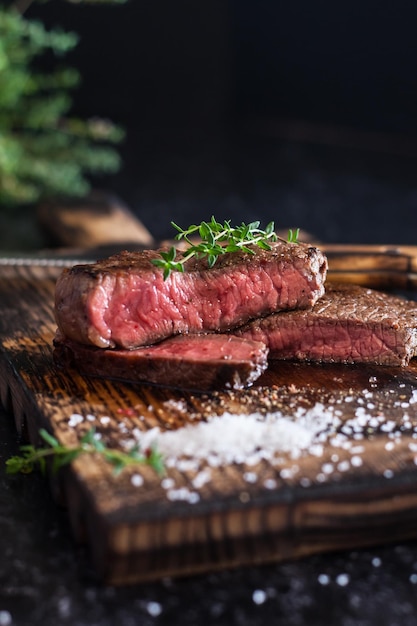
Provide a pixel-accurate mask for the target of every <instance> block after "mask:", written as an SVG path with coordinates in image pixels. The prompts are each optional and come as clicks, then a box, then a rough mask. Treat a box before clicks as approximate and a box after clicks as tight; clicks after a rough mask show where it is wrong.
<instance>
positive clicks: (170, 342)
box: [54, 333, 268, 391]
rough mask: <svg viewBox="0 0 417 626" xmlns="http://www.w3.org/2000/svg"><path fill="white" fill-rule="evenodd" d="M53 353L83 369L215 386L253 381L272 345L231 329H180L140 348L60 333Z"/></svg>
mask: <svg viewBox="0 0 417 626" xmlns="http://www.w3.org/2000/svg"><path fill="white" fill-rule="evenodd" d="M54 345H55V350H54V359H55V362H56V363H57V364H58V365H62V366H63V367H67V366H72V367H75V368H76V369H77V370H78V371H79V372H81V373H82V374H86V375H88V376H97V377H104V378H111V379H117V380H124V381H129V382H141V383H151V384H155V385H163V386H167V387H175V388H179V389H189V390H198V391H211V390H215V389H242V388H244V387H248V386H250V385H251V384H252V383H253V382H254V381H255V380H256V379H257V378H258V377H259V376H260V375H261V374H262V372H264V371H265V369H266V368H267V366H268V361H267V355H268V349H267V348H266V346H265V344H263V343H260V342H258V341H251V340H246V339H239V338H238V337H234V336H233V335H221V334H207V335H179V336H177V337H172V338H170V339H165V340H164V341H162V342H161V343H158V344H155V345H153V346H147V347H142V348H137V349H136V350H103V349H102V348H95V347H92V346H86V345H83V344H77V343H75V342H73V341H71V340H69V339H65V338H62V337H60V336H59V333H58V335H57V338H56V339H55V340H54Z"/></svg>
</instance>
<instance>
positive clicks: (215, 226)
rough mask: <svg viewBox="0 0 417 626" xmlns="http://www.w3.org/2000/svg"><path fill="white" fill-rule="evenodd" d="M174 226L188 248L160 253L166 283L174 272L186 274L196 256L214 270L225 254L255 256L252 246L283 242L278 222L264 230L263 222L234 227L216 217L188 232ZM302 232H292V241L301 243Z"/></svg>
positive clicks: (179, 238)
mask: <svg viewBox="0 0 417 626" xmlns="http://www.w3.org/2000/svg"><path fill="white" fill-rule="evenodd" d="M171 224H172V226H173V227H174V228H175V229H176V230H177V231H178V233H177V234H176V236H175V239H176V240H177V241H181V240H183V241H184V242H185V243H186V244H187V245H188V248H186V249H185V250H184V251H183V253H182V255H181V256H180V257H178V256H177V250H176V249H175V247H174V246H172V247H171V248H170V249H169V250H168V251H166V252H165V251H161V252H160V257H161V258H157V259H153V260H152V263H153V264H154V265H156V266H157V267H160V268H162V269H163V271H164V279H165V280H166V279H167V278H168V277H169V276H170V274H171V272H172V271H178V272H183V271H184V264H185V262H186V261H188V260H189V259H191V258H192V257H196V258H198V259H200V258H207V263H208V266H209V267H210V268H211V267H213V265H214V264H215V263H216V261H217V259H218V258H219V256H221V255H223V254H227V253H228V252H237V251H239V250H243V251H244V252H248V253H249V254H254V251H253V248H251V247H249V246H258V247H259V248H262V249H263V250H270V249H271V246H270V242H273V241H277V240H278V239H280V237H278V235H277V234H276V232H275V230H274V222H269V224H267V226H266V228H265V229H264V230H263V229H261V228H260V222H259V221H256V222H251V223H250V224H245V223H244V222H242V223H241V224H240V226H231V225H230V220H226V221H224V222H223V223H221V222H218V221H217V220H216V219H215V218H214V217H212V218H211V220H210V221H209V222H204V221H203V222H201V224H192V225H191V226H189V227H188V228H187V229H183V228H181V227H180V226H178V225H177V224H176V223H175V222H171ZM298 232H299V229H297V230H294V231H292V230H290V231H289V235H288V242H290V243H297V240H298ZM193 236H199V238H200V240H201V241H199V242H198V243H196V242H194V241H193V240H192V239H191V238H192V237H193Z"/></svg>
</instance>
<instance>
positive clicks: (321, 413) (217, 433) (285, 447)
mask: <svg viewBox="0 0 417 626" xmlns="http://www.w3.org/2000/svg"><path fill="white" fill-rule="evenodd" d="M339 424H340V420H339V419H338V418H336V417H335V416H334V413H333V412H332V411H328V410H326V409H325V408H324V406H323V405H322V404H320V403H318V404H317V405H316V406H314V407H312V408H311V409H310V410H309V411H305V412H304V414H303V415H302V416H301V417H299V418H298V420H297V422H295V421H294V419H293V418H292V417H290V416H286V415H283V414H282V413H280V412H277V413H271V414H268V415H262V414H261V413H251V414H249V415H240V414H239V415H236V414H232V413H224V414H223V415H220V416H218V415H215V416H212V417H209V418H208V419H207V421H205V422H199V423H198V424H192V425H191V424H188V425H186V426H184V427H182V428H179V429H177V430H175V431H164V432H162V431H160V429H159V428H157V427H156V428H153V429H151V430H149V431H147V432H144V433H142V432H138V431H135V436H136V438H137V440H138V443H139V444H140V446H141V447H142V448H147V447H151V446H155V445H156V447H157V449H158V451H159V452H160V453H161V454H162V455H163V456H164V457H165V459H166V462H167V464H168V466H171V467H172V466H174V465H175V466H177V464H178V463H180V464H181V465H182V463H183V462H184V461H181V460H180V459H184V457H188V458H189V459H194V460H206V461H209V465H212V466H216V465H217V466H219V465H226V464H229V463H243V462H246V460H247V459H250V462H251V463H253V464H255V462H256V461H258V462H260V461H261V460H263V459H266V460H270V459H272V458H273V457H274V455H275V454H278V453H282V452H286V453H288V454H289V455H290V456H291V457H292V458H298V457H299V456H300V455H301V454H302V453H303V452H304V451H306V450H308V451H309V453H312V454H316V455H320V454H321V453H322V446H321V445H320V446H317V444H315V439H316V438H317V437H318V436H319V434H320V433H321V432H323V431H324V430H326V429H328V428H329V427H330V426H331V427H332V429H333V430H334V429H335V428H336V427H337V426H338V425H339ZM210 459H212V461H213V462H210ZM191 465H192V463H191V464H190V469H195V466H193V467H191Z"/></svg>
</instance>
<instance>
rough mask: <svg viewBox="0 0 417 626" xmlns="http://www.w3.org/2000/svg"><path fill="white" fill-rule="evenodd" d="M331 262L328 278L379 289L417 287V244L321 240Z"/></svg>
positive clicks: (320, 245)
mask: <svg viewBox="0 0 417 626" xmlns="http://www.w3.org/2000/svg"><path fill="white" fill-rule="evenodd" d="M318 247H319V248H320V249H321V250H322V251H323V252H324V253H325V254H326V256H327V259H328V262H329V271H328V280H332V281H338V282H345V283H346V282H347V283H355V284H358V285H362V286H368V287H373V288H377V289H401V290H406V291H415V290H416V289H417V246H401V245H400V246H396V245H377V244H369V245H366V244H324V243H320V244H318Z"/></svg>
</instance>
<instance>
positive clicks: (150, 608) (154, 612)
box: [146, 602, 162, 617]
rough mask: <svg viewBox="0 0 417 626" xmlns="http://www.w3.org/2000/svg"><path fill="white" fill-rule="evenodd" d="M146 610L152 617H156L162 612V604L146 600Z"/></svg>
mask: <svg viewBox="0 0 417 626" xmlns="http://www.w3.org/2000/svg"><path fill="white" fill-rule="evenodd" d="M146 610H147V612H148V613H149V615H151V616H152V617H158V615H161V613H162V605H161V604H160V603H159V602H148V603H147V604H146Z"/></svg>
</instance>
